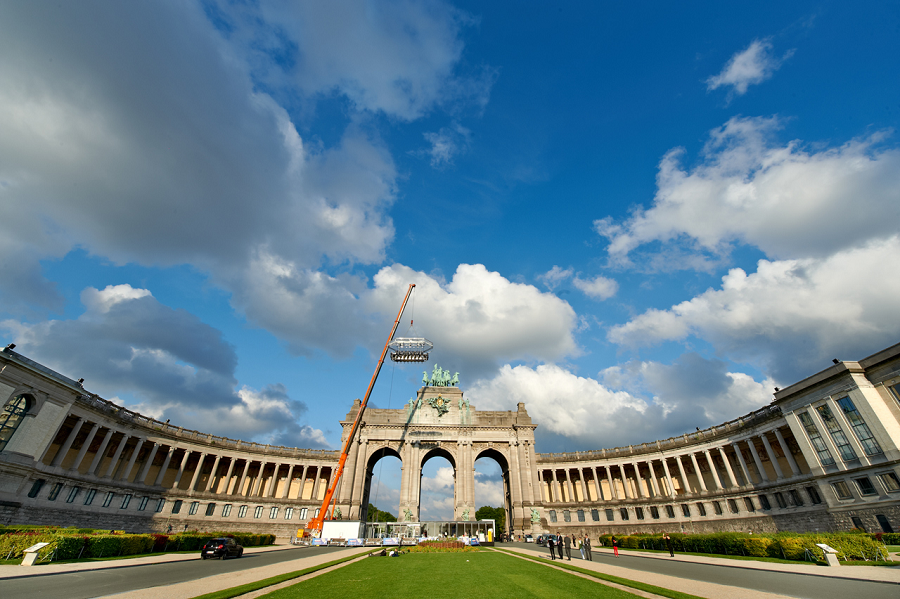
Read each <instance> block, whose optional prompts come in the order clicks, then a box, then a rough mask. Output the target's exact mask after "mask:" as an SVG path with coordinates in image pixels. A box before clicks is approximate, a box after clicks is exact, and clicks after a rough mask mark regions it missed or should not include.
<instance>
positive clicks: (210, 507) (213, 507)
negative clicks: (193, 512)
mask: <svg viewBox="0 0 900 599" xmlns="http://www.w3.org/2000/svg"><path fill="white" fill-rule="evenodd" d="M215 511H216V504H215V503H207V504H206V515H207V516H212V515H213V514H214V513H215Z"/></svg>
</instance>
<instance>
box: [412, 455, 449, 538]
mask: <svg viewBox="0 0 900 599" xmlns="http://www.w3.org/2000/svg"><path fill="white" fill-rule="evenodd" d="M455 509H456V461H455V460H454V459H453V455H452V454H451V453H450V452H449V451H447V450H446V449H442V448H440V447H436V448H434V449H431V450H430V451H429V452H428V453H426V454H425V457H423V458H422V477H421V479H420V483H419V520H420V521H427V520H453V519H454V513H455Z"/></svg>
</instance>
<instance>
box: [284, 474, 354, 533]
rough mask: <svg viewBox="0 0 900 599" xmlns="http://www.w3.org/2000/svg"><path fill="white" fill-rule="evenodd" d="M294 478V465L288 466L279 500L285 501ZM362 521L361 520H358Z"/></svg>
mask: <svg viewBox="0 0 900 599" xmlns="http://www.w3.org/2000/svg"><path fill="white" fill-rule="evenodd" d="M293 477H294V465H293V464H291V465H290V466H288V473H287V478H285V479H284V489H282V490H281V498H282V499H287V496H288V492H289V491H290V490H291V481H292V480H293ZM360 519H362V518H360Z"/></svg>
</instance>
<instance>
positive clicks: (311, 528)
mask: <svg viewBox="0 0 900 599" xmlns="http://www.w3.org/2000/svg"><path fill="white" fill-rule="evenodd" d="M415 286H416V284H415V283H410V285H409V289H407V291H406V297H404V298H403V303H402V304H401V305H400V311H399V312H398V313H397V319H396V320H394V326H393V328H392V329H391V334H390V335H389V336H388V340H387V343H385V344H384V349H383V350H381V357H380V358H379V359H378V365H377V366H376V367H375V374H373V375H372V380H371V381H369V388H368V389H366V396H365V397H364V398H363V400H362V404H360V406H359V411H358V412H357V413H356V418H355V419H354V420H353V426H352V427H350V433H349V434H348V435H347V439H346V440H345V441H344V447H343V448H342V449H341V459H340V460H339V461H338V466H337V470H336V471H335V473H334V476H332V477H331V484H329V485H328V490H327V491H325V497H324V498H323V499H322V507H320V508H319V515H318V516H315V517H314V518H313V519H312V520H310V521H309V524H308V525H307V527H306V531H307V532H308V533H310V534H312V535H314V536H318V535H320V534H321V533H322V526H323V524H324V522H325V517H326V516H328V519H329V520H331V516H330V515H329V514H328V508H329V507H330V506H331V500H332V498H333V497H334V491H335V489H337V486H338V483H339V482H340V480H341V474H343V472H344V463H345V462H346V461H347V455H348V454H349V453H350V447H351V444H352V443H353V438H354V437H355V436H356V431H357V429H358V428H359V423H360V422H361V421H362V416H363V412H365V411H366V404H368V403H369V396H370V395H371V394H372V388H373V387H375V380H376V379H377V378H378V373H379V372H381V367H382V365H383V364H384V357H385V355H387V351H388V346H389V345H390V343H391V340H392V339H393V338H394V333H396V332H397V327H398V326H399V325H400V318H401V317H402V316H403V310H404V309H405V308H406V302H407V301H408V300H409V296H410V294H411V293H412V290H413V288H414V287H415ZM360 517H363V515H362V514H360Z"/></svg>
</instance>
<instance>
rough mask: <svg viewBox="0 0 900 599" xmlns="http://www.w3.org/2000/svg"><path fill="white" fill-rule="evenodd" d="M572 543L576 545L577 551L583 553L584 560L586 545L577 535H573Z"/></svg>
mask: <svg viewBox="0 0 900 599" xmlns="http://www.w3.org/2000/svg"><path fill="white" fill-rule="evenodd" d="M572 542H573V543H575V549H577V550H578V551H580V552H581V559H584V543H582V542H581V539H579V538H578V537H576V536H575V535H572Z"/></svg>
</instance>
